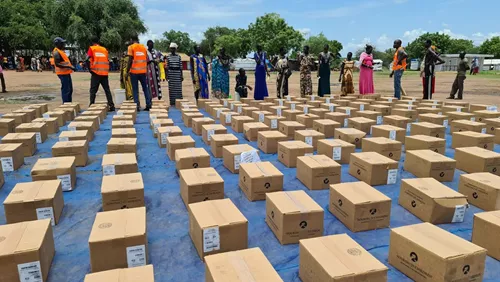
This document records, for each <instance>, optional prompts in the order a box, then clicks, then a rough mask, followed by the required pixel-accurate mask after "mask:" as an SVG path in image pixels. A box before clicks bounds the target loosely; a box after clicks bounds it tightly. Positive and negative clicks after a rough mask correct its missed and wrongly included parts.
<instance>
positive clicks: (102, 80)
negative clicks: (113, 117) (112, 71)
mask: <svg viewBox="0 0 500 282" xmlns="http://www.w3.org/2000/svg"><path fill="white" fill-rule="evenodd" d="M91 75H92V76H91V77H90V104H91V105H92V104H95V97H96V94H97V90H99V85H101V86H102V89H103V90H104V93H106V100H108V107H109V108H114V107H115V104H114V103H113V96H112V95H111V90H109V79H108V76H107V75H97V74H95V73H93V72H91Z"/></svg>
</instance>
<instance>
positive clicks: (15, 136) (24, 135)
mask: <svg viewBox="0 0 500 282" xmlns="http://www.w3.org/2000/svg"><path fill="white" fill-rule="evenodd" d="M63 132H67V131H63ZM35 135H36V133H35V132H19V133H9V134H7V135H5V136H4V137H3V138H2V140H27V139H28V140H29V139H31V138H35Z"/></svg>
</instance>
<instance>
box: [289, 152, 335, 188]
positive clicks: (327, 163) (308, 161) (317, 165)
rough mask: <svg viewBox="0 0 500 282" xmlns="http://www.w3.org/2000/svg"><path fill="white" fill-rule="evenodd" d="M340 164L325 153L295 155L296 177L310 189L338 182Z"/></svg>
mask: <svg viewBox="0 0 500 282" xmlns="http://www.w3.org/2000/svg"><path fill="white" fill-rule="evenodd" d="M340 175H341V165H339V164H338V163H337V162H335V161H334V160H332V159H331V158H329V157H327V156H326V155H316V156H302V157H297V179H298V180H300V182H302V183H303V184H304V185H305V186H306V187H307V188H309V189H310V190H323V189H328V187H329V185H331V184H335V183H340Z"/></svg>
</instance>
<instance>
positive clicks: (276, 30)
mask: <svg viewBox="0 0 500 282" xmlns="http://www.w3.org/2000/svg"><path fill="white" fill-rule="evenodd" d="M248 32H249V37H250V38H251V42H252V47H255V45H257V44H260V45H261V46H262V48H263V49H264V50H265V51H266V52H267V53H268V54H269V55H270V56H272V55H276V54H278V53H279V50H280V48H281V47H283V48H285V50H287V51H290V50H297V49H299V48H300V46H301V45H302V42H303V41H304V37H303V36H302V34H301V33H300V32H299V31H297V30H295V29H294V28H293V27H291V26H289V25H288V24H287V23H286V21H285V20H284V19H283V18H281V17H280V16H279V15H278V14H275V13H272V14H265V15H264V16H262V17H258V18H257V19H256V21H255V23H251V24H250V25H249V26H248ZM252 49H254V48H252Z"/></svg>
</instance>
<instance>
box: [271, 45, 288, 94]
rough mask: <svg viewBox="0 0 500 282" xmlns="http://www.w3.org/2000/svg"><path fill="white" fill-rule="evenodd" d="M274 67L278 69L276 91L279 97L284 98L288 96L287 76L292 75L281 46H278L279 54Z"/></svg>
mask: <svg viewBox="0 0 500 282" xmlns="http://www.w3.org/2000/svg"><path fill="white" fill-rule="evenodd" d="M275 68H276V70H277V71H278V75H277V76H276V93H277V94H278V98H279V99H284V98H285V97H286V96H288V78H290V76H291V75H292V71H291V70H290V66H289V65H288V58H287V57H286V51H285V48H283V47H281V48H280V55H279V58H278V62H277V63H276V66H275Z"/></svg>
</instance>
